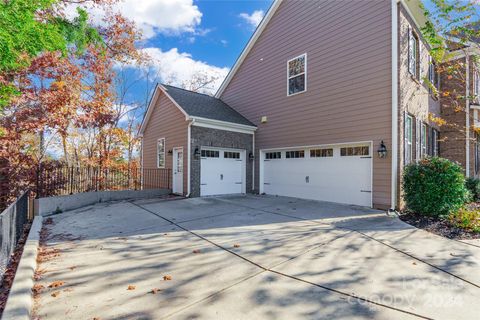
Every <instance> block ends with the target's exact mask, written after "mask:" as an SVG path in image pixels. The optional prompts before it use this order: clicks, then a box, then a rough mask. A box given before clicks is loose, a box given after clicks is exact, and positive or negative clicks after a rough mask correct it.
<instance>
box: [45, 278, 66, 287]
mask: <svg viewBox="0 0 480 320" xmlns="http://www.w3.org/2000/svg"><path fill="white" fill-rule="evenodd" d="M64 284H65V281H60V280H57V281H53V282H52V283H50V284H49V285H48V287H49V288H58V287H61V286H63V285H64Z"/></svg>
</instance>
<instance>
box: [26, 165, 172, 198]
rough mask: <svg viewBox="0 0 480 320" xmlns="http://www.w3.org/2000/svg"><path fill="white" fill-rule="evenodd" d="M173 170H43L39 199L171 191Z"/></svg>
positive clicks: (90, 168)
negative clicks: (62, 196) (96, 193)
mask: <svg viewBox="0 0 480 320" xmlns="http://www.w3.org/2000/svg"><path fill="white" fill-rule="evenodd" d="M170 188H171V170H170V169H143V170H142V169H141V168H133V169H132V168H125V169H123V168H100V167H68V166H56V167H40V168H39V170H38V172H37V177H36V188H35V189H36V192H37V197H49V196H57V195H67V194H74V193H81V192H89V191H111V190H142V189H170Z"/></svg>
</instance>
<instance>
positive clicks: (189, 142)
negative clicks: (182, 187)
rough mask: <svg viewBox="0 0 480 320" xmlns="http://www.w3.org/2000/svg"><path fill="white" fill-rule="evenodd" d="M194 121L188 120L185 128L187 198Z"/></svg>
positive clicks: (189, 187) (188, 194) (189, 191)
mask: <svg viewBox="0 0 480 320" xmlns="http://www.w3.org/2000/svg"><path fill="white" fill-rule="evenodd" d="M194 122H195V121H190V122H189V123H188V128H187V157H188V158H187V198H188V197H190V193H191V186H190V177H191V169H190V168H191V166H192V164H191V162H192V159H191V158H192V124H193V123H194Z"/></svg>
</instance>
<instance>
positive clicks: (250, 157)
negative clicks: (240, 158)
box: [248, 152, 255, 161]
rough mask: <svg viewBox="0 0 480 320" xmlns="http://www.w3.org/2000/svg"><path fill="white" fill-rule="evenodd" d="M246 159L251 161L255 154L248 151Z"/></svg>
mask: <svg viewBox="0 0 480 320" xmlns="http://www.w3.org/2000/svg"><path fill="white" fill-rule="evenodd" d="M248 159H249V160H250V161H253V160H254V159H255V156H254V155H253V153H251V152H250V153H249V154H248Z"/></svg>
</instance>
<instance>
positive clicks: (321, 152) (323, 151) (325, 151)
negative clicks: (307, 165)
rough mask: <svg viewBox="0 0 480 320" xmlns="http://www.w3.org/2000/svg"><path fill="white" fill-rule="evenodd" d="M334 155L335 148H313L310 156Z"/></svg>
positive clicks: (324, 156) (323, 156)
mask: <svg viewBox="0 0 480 320" xmlns="http://www.w3.org/2000/svg"><path fill="white" fill-rule="evenodd" d="M326 157H333V149H331V148H330V149H312V150H310V158H326Z"/></svg>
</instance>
